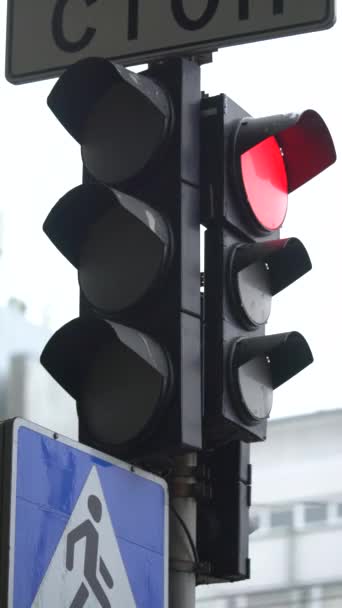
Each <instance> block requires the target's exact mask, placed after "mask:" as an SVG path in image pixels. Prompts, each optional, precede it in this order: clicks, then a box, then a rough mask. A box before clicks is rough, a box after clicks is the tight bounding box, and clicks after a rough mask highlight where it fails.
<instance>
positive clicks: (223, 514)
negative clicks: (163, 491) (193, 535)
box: [197, 441, 252, 584]
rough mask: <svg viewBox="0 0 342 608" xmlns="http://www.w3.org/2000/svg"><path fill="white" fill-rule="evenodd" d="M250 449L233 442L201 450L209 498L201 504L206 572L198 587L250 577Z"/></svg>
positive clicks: (199, 517)
mask: <svg viewBox="0 0 342 608" xmlns="http://www.w3.org/2000/svg"><path fill="white" fill-rule="evenodd" d="M249 460H250V446H249V444H247V443H243V442H242V441H232V442H230V443H229V444H226V445H224V446H221V447H219V448H217V449H215V450H208V451H202V452H201V453H200V454H199V463H200V465H201V467H203V468H204V470H205V474H206V477H207V480H208V481H207V486H208V490H209V492H208V495H209V496H208V498H207V499H205V500H204V499H202V500H200V501H199V502H198V506H197V509H198V512H197V550H198V556H199V560H200V562H201V563H203V564H207V572H206V573H205V574H203V573H202V574H200V575H199V576H198V580H197V582H198V584H207V583H219V582H226V581H229V582H236V581H241V580H244V579H247V578H249V577H250V559H249V552H248V544H249V533H250V515H249V508H250V506H251V491H252V467H251V465H250V463H249Z"/></svg>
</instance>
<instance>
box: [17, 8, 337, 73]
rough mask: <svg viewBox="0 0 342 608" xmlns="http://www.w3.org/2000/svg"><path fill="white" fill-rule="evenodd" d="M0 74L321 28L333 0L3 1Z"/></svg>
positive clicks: (190, 51)
mask: <svg viewBox="0 0 342 608" xmlns="http://www.w3.org/2000/svg"><path fill="white" fill-rule="evenodd" d="M7 21H8V23H7V59H6V77H7V79H8V80H9V81H10V82H13V83H22V82H32V81H35V80H40V79H43V78H50V77H53V76H57V75H59V74H60V73H61V72H62V71H63V70H64V69H65V68H66V67H67V66H69V65H70V64H72V63H75V62H76V61H78V60H79V59H84V58H86V57H93V56H100V57H105V58H107V59H113V60H115V61H117V62H118V63H121V64H123V65H134V64H139V63H145V62H146V61H152V60H156V59H160V58H165V57H167V56H170V55H176V54H177V55H182V56H186V55H194V54H202V53H206V52H208V51H212V50H215V49H218V48H220V47H224V46H229V45H233V44H241V43H244V42H251V41H257V40H264V39H267V38H277V37H280V36H287V35H290V34H300V33H303V32H311V31H315V30H321V29H325V28H328V27H330V26H332V25H333V24H334V21H335V2H334V0H34V1H33V0H8V19H7Z"/></svg>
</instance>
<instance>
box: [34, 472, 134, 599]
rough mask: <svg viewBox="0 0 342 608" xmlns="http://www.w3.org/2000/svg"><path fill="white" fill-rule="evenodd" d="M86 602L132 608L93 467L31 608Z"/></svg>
mask: <svg viewBox="0 0 342 608" xmlns="http://www.w3.org/2000/svg"><path fill="white" fill-rule="evenodd" d="M118 499H119V498H118ZM61 575H62V579H63V588H62V589H61V583H60V582H59V581H61ZM66 590H67V591H66ZM60 594H63V595H62V596H61V597H63V600H62V599H61V597H59V596H60ZM63 601H64V604H63ZM87 601H89V603H90V604H91V602H92V604H93V606H94V608H95V606H96V608H97V607H98V608H111V607H112V606H115V605H118V604H119V605H122V606H125V608H135V607H136V602H135V599H134V597H133V593H132V590H131V586H130V583H129V580H128V577H127V572H126V569H125V566H124V564H123V561H122V556H121V552H120V549H119V546H118V542H117V538H116V535H115V532H114V530H113V526H112V523H111V520H110V515H109V513H108V508H107V505H106V500H105V497H104V494H103V490H102V487H101V481H100V479H99V475H98V473H97V470H96V466H94V467H93V468H92V469H91V471H90V473H89V476H88V479H87V480H86V483H85V485H84V487H83V489H82V491H81V494H80V496H79V498H78V501H77V502H76V505H75V508H74V510H73V512H72V514H71V517H70V519H69V521H68V523H67V526H66V528H65V530H64V533H63V535H62V537H61V539H60V541H59V543H58V545H57V547H56V550H55V553H54V555H53V556H52V560H51V562H50V564H49V566H48V568H47V571H46V574H45V576H44V578H43V580H42V582H41V585H40V587H39V589H38V592H37V595H36V597H35V600H34V602H33V604H32V608H41V606H49V608H57V607H60V606H64V605H65V606H67V607H68V608H83V606H85V605H86V603H87Z"/></svg>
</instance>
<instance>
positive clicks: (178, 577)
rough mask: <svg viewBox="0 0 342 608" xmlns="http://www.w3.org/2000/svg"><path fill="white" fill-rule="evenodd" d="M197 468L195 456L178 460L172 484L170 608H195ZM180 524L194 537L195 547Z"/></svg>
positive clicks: (190, 455) (189, 455) (186, 456)
mask: <svg viewBox="0 0 342 608" xmlns="http://www.w3.org/2000/svg"><path fill="white" fill-rule="evenodd" d="M196 464H197V454H195V453H194V454H186V455H184V456H181V457H179V458H177V459H176V461H175V467H174V470H173V478H172V481H171V484H170V505H171V506H170V581H169V608H195V601H196V600H195V590H196V573H195V567H196V555H195V554H194V548H195V547H196V499H195V498H193V497H192V496H191V489H192V486H193V484H194V483H195V482H196V480H195V478H194V476H192V474H191V471H192V469H193V468H194V467H196ZM175 512H176V513H177V515H178V517H177V515H176V514H175ZM181 521H182V522H183V524H184V526H185V527H186V528H187V530H188V533H189V534H190V536H191V539H192V541H193V546H192V545H191V542H190V541H189V538H188V536H187V534H186V531H185V530H184V527H183V525H182V524H181Z"/></svg>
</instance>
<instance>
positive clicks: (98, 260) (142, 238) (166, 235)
mask: <svg viewBox="0 0 342 608" xmlns="http://www.w3.org/2000/svg"><path fill="white" fill-rule="evenodd" d="M44 231H45V232H46V234H47V235H48V236H49V238H50V239H51V241H52V242H53V243H54V244H55V245H56V247H57V248H58V249H59V250H60V251H61V252H62V253H63V255H65V257H66V258H67V259H68V260H69V261H70V262H71V263H72V264H73V265H74V266H75V267H76V268H77V269H78V277H79V283H80V288H81V290H82V292H83V294H84V296H85V297H86V299H87V300H88V302H89V303H90V304H91V305H92V306H93V307H94V308H96V309H97V310H98V311H99V312H101V313H102V314H103V315H104V316H109V317H110V316H112V315H114V314H116V313H118V312H120V311H123V310H126V309H128V308H130V307H131V306H134V305H135V304H137V303H139V302H140V301H141V299H142V298H143V297H144V296H145V295H146V294H147V293H149V292H150V291H151V289H152V288H153V287H154V286H155V285H157V284H158V283H159V279H161V278H162V276H164V273H165V272H166V269H167V267H168V264H169V261H170V259H171V254H172V246H171V241H172V239H171V230H170V229H169V226H168V223H167V221H166V220H164V219H163V217H162V216H161V215H160V214H159V213H158V212H157V211H156V210H155V209H153V208H152V207H150V206H149V205H147V204H146V203H144V202H143V201H141V200H138V199H136V198H134V197H132V196H129V195H127V194H123V193H121V192H119V191H117V190H112V189H110V188H108V187H106V186H102V185H101V184H88V185H82V186H78V187H77V188H74V189H73V190H71V191H70V192H68V193H67V194H66V195H65V196H64V197H62V198H61V199H60V201H59V202H58V203H57V204H56V205H55V207H54V208H53V209H52V211H51V212H50V214H49V216H48V217H47V219H46V221H45V223H44Z"/></svg>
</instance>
